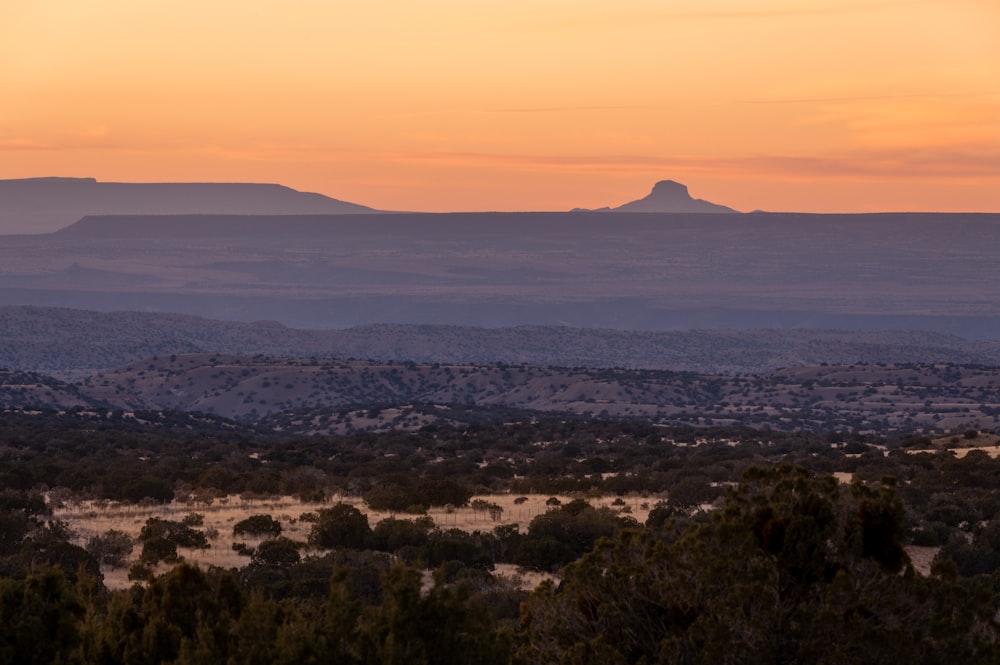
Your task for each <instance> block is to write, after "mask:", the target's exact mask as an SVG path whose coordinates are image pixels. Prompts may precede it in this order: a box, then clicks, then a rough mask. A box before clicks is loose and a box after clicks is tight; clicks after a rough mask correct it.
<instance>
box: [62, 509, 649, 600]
mask: <svg viewBox="0 0 1000 665" xmlns="http://www.w3.org/2000/svg"><path fill="white" fill-rule="evenodd" d="M521 496H523V497H525V499H526V500H524V501H522V502H520V503H515V500H516V499H518V497H521ZM552 496H555V498H557V499H558V500H559V501H560V503H561V504H562V505H565V504H567V503H569V502H570V501H572V500H573V499H574V498H579V497H574V496H567V495H562V494H560V495H551V494H525V495H520V494H485V495H477V496H474V497H472V499H471V500H470V501H469V505H467V506H461V507H455V508H453V509H446V508H444V507H435V508H432V509H431V510H429V511H427V516H429V517H430V518H431V519H432V520H433V521H434V524H435V526H437V527H438V528H441V529H461V530H463V531H468V532H470V533H471V532H473V531H482V532H489V531H492V530H493V529H494V528H496V527H498V526H502V525H508V524H516V525H517V526H518V530H519V531H522V532H524V531H525V530H527V528H528V525H529V524H530V523H531V520H533V519H534V518H535V517H537V516H538V515H540V514H543V513H545V512H546V511H547V510H550V509H552V507H550V506H547V505H546V501H548V500H549V498H550V497H552ZM615 498H616V497H613V496H612V497H597V498H593V497H590V498H586V500H587V501H588V502H589V503H590V504H591V505H592V506H594V507H595V508H600V507H608V508H610V509H612V510H616V511H619V512H622V513H623V514H626V515H630V516H631V517H634V518H635V519H636V520H637V521H638V522H639V523H640V524H643V523H645V521H646V519H647V518H648V517H649V511H650V510H651V509H652V508H653V507H654V506H655V505H656V502H657V499H656V498H640V497H637V496H629V497H623V501H624V505H617V506H616V505H613V502H614V501H615ZM476 499H482V500H484V501H486V502H487V503H490V504H496V505H498V506H500V507H501V508H502V509H503V510H502V512H501V513H500V515H499V516H498V517H497V519H493V518H492V517H491V516H490V513H489V512H488V511H477V510H473V509H472V507H471V505H472V502H473V501H475V500H476ZM338 502H343V503H347V504H349V505H352V506H354V507H356V508H357V509H358V510H360V511H362V512H363V513H365V515H366V516H367V517H368V523H369V524H370V525H371V526H372V527H374V526H375V525H376V524H377V523H378V522H380V521H382V520H384V519H387V518H390V517H395V518H398V519H417V518H418V517H420V515H409V514H405V513H392V512H387V511H376V510H371V509H370V508H369V507H368V506H367V504H365V503H364V501H363V500H362V499H361V498H360V497H345V496H334V497H332V498H331V500H330V501H328V502H326V503H306V502H302V501H300V500H299V499H297V498H295V497H291V496H281V497H267V498H256V497H254V498H250V497H241V496H239V495H230V496H227V497H221V498H217V499H215V500H213V501H212V502H211V503H206V502H203V501H202V502H199V501H172V502H171V503H168V504H163V505H141V506H140V505H127V504H119V503H116V502H108V501H100V500H98V501H90V500H88V501H79V502H73V501H70V502H67V503H66V504H65V505H64V506H62V507H61V508H57V509H56V510H55V511H54V515H53V516H54V517H55V518H56V519H60V520H63V521H65V522H67V523H68V524H69V525H70V528H71V529H72V530H73V531H74V532H75V533H76V538H75V542H76V543H77V544H78V545H85V544H86V542H87V541H88V540H89V539H90V538H91V537H93V536H95V535H99V534H103V533H104V532H106V531H108V530H110V529H117V530H119V531H124V532H125V533H127V534H129V535H130V536H132V537H133V538H137V537H138V536H139V532H140V531H141V530H142V527H143V526H144V525H145V524H146V520H148V519H149V518H151V517H157V518H160V519H165V520H171V521H175V522H180V521H181V520H183V519H184V517H185V516H187V515H189V514H191V513H198V514H200V515H203V516H204V523H203V524H202V525H201V526H199V527H195V528H196V529H198V530H200V531H204V532H206V533H209V534H212V533H215V534H216V535H215V536H214V538H209V544H210V545H211V547H209V548H208V549H204V550H199V549H189V548H183V547H181V548H178V550H177V553H178V555H179V556H181V557H183V558H184V560H185V561H188V562H190V563H195V564H197V565H199V566H218V567H220V568H227V569H228V568H242V567H243V566H246V565H247V564H249V563H250V559H249V557H245V556H241V555H239V554H237V553H236V552H235V551H233V548H232V547H233V543H246V544H248V545H250V546H251V547H256V546H257V545H258V544H259V543H260V541H261V540H262V539H260V538H252V537H247V536H234V535H233V525H234V524H236V523H237V522H239V521H240V520H242V519H245V518H247V517H249V516H250V515H259V514H266V515H271V516H272V517H273V518H274V519H276V520H278V521H279V522H280V523H281V528H282V535H283V536H285V537H287V538H291V539H292V540H295V541H299V542H302V543H305V542H306V541H307V539H308V537H309V531H310V529H311V528H312V524H311V523H310V522H303V521H302V520H301V517H302V514H303V513H307V512H317V511H319V510H322V509H323V508H328V507H330V506H332V505H334V504H336V503H338ZM555 508H558V506H555ZM623 509H624V510H623ZM629 511H630V512H629ZM141 552H142V546H141V545H139V544H136V547H135V549H134V550H133V552H132V556H131V558H130V561H129V564H128V565H131V563H133V562H135V561H138V559H139V554H140V553H141ZM319 553H320V551H317V550H312V549H310V548H306V549H305V550H303V554H304V555H308V554H319ZM499 568H500V567H499V566H498V570H499ZM167 569H168V566H166V565H164V564H161V566H160V568H159V569H158V570H157V572H163V571H165V570H167ZM504 570H507V568H506V567H505V568H504ZM102 572H103V573H104V579H105V584H106V585H107V586H108V587H109V588H112V589H121V588H126V587H128V586H129V585H130V584H131V582H130V581H129V580H128V567H127V566H126V567H125V568H119V569H112V568H109V567H107V566H104V567H102ZM504 574H505V575H506V574H507V573H504ZM519 575H520V577H521V578H522V580H524V581H525V582H526V583H530V582H532V581H533V580H534V579H535V575H534V574H533V573H528V572H524V573H519ZM540 579H541V578H540ZM532 588H533V587H532Z"/></svg>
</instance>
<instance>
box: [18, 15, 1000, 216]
mask: <svg viewBox="0 0 1000 665" xmlns="http://www.w3.org/2000/svg"><path fill="white" fill-rule="evenodd" d="M42 175H62V176H92V177H96V178H98V179H100V180H117V181H195V180H198V181H253V182H280V183H282V184H286V185H289V186H292V187H295V188H297V189H304V190H310V191H319V192H323V193H325V194H328V195H330V196H333V197H335V198H340V199H345V200H349V201H354V202H357V203H363V204H366V205H371V206H374V207H378V208H383V209H404V210H529V209H530V210H564V209H568V208H572V207H576V206H586V207H597V206H602V205H617V204H621V203H624V202H626V201H628V200H631V199H634V198H639V197H640V196H642V195H644V194H645V193H646V192H647V191H648V190H649V188H650V187H651V186H652V184H653V182H655V181H656V180H660V179H665V178H671V179H675V180H679V181H681V182H684V183H686V184H688V185H689V187H690V189H691V193H692V194H693V195H694V196H696V197H699V198H706V199H709V200H712V201H715V202H718V203H724V204H726V205H730V206H733V207H735V208H737V209H740V210H753V209H766V210H810V211H818V212H825V211H868V210H988V211H1000V2H997V0H712V1H711V2H706V1H705V0H615V1H614V2H611V1H610V0H600V1H598V0H572V1H570V0H504V1H503V2H500V1H499V0H497V1H494V0H482V1H479V0H476V1H474V2H470V0H422V1H421V2H412V0H369V1H367V2H350V3H348V2H339V1H334V0H284V1H283V2H277V1H276V0H239V1H238V2H237V1H231V0H211V1H206V0H170V1H169V2H167V1H160V2H136V1H135V0H89V1H88V2H81V1H80V0H3V2H2V3H0V178H20V177H30V176H42Z"/></svg>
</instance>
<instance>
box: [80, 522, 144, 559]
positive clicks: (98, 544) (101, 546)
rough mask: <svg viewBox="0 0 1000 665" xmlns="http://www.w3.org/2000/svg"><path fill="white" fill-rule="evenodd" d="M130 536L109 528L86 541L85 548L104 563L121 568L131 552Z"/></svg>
mask: <svg viewBox="0 0 1000 665" xmlns="http://www.w3.org/2000/svg"><path fill="white" fill-rule="evenodd" d="M132 549H133V543H132V537H131V536H129V535H128V534H127V533H125V532H124V531H119V530H117V529H109V530H107V531H105V532H104V533H103V534H99V535H96V536H93V537H91V538H90V540H88V541H87V546H86V550H87V551H88V552H90V554H91V555H92V556H93V557H94V558H95V559H97V560H98V561H99V562H100V563H102V564H104V565H108V566H111V567H113V568H121V567H123V566H124V565H125V564H126V563H128V557H129V555H130V554H132Z"/></svg>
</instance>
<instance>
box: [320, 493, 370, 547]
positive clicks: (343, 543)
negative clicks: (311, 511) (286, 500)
mask: <svg viewBox="0 0 1000 665" xmlns="http://www.w3.org/2000/svg"><path fill="white" fill-rule="evenodd" d="M371 539H372V530H371V527H370V526H369V525H368V517H367V516H366V515H365V514H364V513H362V512H361V511H360V510H358V509H357V508H355V507H354V506H352V505H350V504H347V503H338V504H337V505H335V506H333V507H331V508H324V509H323V510H320V511H319V517H318V519H317V520H316V522H315V523H314V524H313V526H312V530H311V531H310V532H309V544H310V545H313V546H315V547H324V548H328V549H333V548H338V547H342V548H348V549H357V550H361V549H366V548H368V547H369V546H370V544H371Z"/></svg>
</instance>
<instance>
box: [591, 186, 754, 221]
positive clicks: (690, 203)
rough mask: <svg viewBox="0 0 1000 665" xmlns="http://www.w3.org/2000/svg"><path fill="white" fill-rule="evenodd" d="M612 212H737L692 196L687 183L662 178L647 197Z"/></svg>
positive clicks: (612, 209) (613, 209)
mask: <svg viewBox="0 0 1000 665" xmlns="http://www.w3.org/2000/svg"><path fill="white" fill-rule="evenodd" d="M610 210H611V212H683V213H699V212H706V213H735V212H736V211H735V210H733V209H732V208H727V207H726V206H723V205H718V204H716V203H710V202H708V201H705V200H703V199H695V198H691V195H690V194H689V193H688V188H687V186H686V185H682V184H681V183H679V182H675V181H673V180H661V181H660V182H658V183H656V184H655V185H654V186H653V191H652V192H650V193H649V195H648V196H646V197H645V198H641V199H639V200H637V201H632V202H631V203H626V204H625V205H621V206H618V207H617V208H611V209H610Z"/></svg>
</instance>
